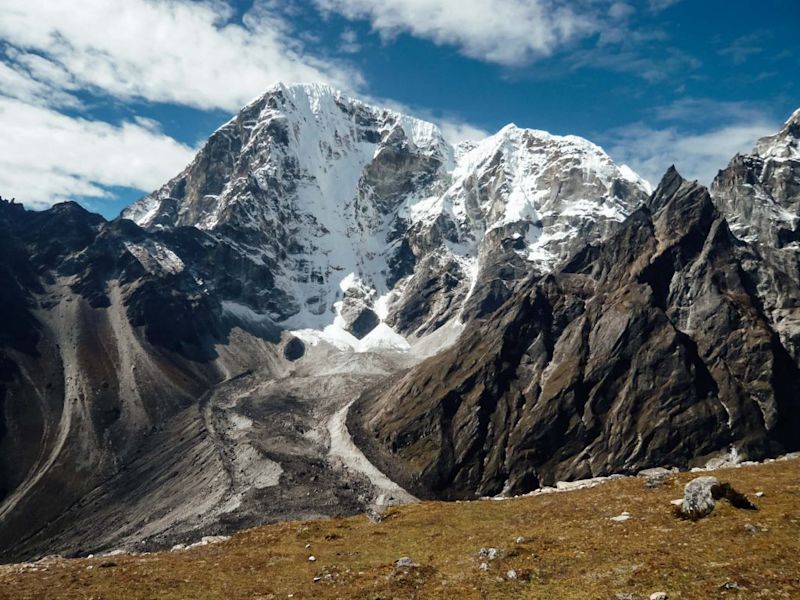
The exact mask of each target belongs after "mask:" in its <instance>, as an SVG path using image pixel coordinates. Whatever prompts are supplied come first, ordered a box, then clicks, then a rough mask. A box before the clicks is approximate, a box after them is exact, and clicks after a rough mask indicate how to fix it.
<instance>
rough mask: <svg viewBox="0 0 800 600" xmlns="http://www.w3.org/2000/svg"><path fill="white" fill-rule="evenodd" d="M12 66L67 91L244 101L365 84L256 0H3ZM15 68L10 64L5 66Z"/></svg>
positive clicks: (232, 105) (204, 105) (205, 104)
mask: <svg viewBox="0 0 800 600" xmlns="http://www.w3.org/2000/svg"><path fill="white" fill-rule="evenodd" d="M0 39H2V40H4V41H5V42H6V43H7V44H9V45H10V46H11V51H10V53H9V54H8V55H7V57H6V62H7V65H6V69H12V70H14V71H16V72H17V73H18V74H23V75H24V76H29V77H31V78H33V79H34V80H35V81H38V82H40V83H41V84H42V85H47V86H49V87H51V88H52V89H55V90H59V91H60V92H64V91H65V90H66V91H68V90H70V89H74V88H75V87H76V86H79V87H80V88H83V89H89V90H95V91H99V92H102V93H105V94H108V95H111V96H114V97H116V98H121V99H132V98H137V99H144V100H148V101H153V102H169V103H174V104H181V105H186V106H192V107H195V108H200V109H215V108H216V109H224V110H231V111H233V110H236V109H238V108H240V107H241V106H242V105H244V104H245V103H247V102H248V101H249V100H251V99H252V98H253V97H255V96H257V95H258V94H259V93H261V92H263V90H264V89H266V88H267V87H268V85H270V84H271V83H273V82H275V81H277V80H282V81H290V82H293V81H325V82H329V83H332V84H335V85H339V86H341V87H352V86H354V85H358V83H359V81H360V79H359V77H358V74H357V73H354V72H351V71H350V70H348V69H346V68H344V67H341V66H339V65H337V64H334V63H332V62H329V61H325V60H322V59H319V58H315V57H312V56H309V55H307V54H304V52H303V49H302V48H301V47H300V46H299V45H298V44H297V43H296V42H295V41H293V39H292V37H291V35H290V32H289V29H288V25H287V24H286V23H285V22H284V21H283V20H281V19H280V18H278V17H277V16H275V13H274V12H273V11H271V10H269V8H268V6H267V5H265V4H263V3H259V2H257V3H256V4H255V5H254V7H253V8H252V9H251V10H250V11H249V12H248V13H247V14H245V15H244V17H243V19H241V22H240V21H239V20H238V19H235V18H234V13H233V11H232V9H231V7H230V6H229V5H228V4H226V3H224V2H219V1H200V2H196V1H189V0H161V1H152V0H71V1H70V2H31V1H30V0H4V1H3V18H2V19H0ZM6 75H8V73H6Z"/></svg>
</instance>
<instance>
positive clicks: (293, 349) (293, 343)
mask: <svg viewBox="0 0 800 600" xmlns="http://www.w3.org/2000/svg"><path fill="white" fill-rule="evenodd" d="M305 353H306V345H305V344H304V343H303V340H301V339H300V338H297V337H292V338H291V339H290V340H289V341H288V342H286V345H285V346H284V347H283V356H284V357H285V358H286V360H291V361H295V360H298V359H300V358H302V357H303V355H304V354H305Z"/></svg>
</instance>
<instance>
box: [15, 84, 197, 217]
mask: <svg viewBox="0 0 800 600" xmlns="http://www.w3.org/2000/svg"><path fill="white" fill-rule="evenodd" d="M0 131H2V132H3V137H4V142H3V144H0V194H2V195H3V196H16V198H17V200H19V201H20V202H23V203H24V204H27V205H28V206H31V207H33V208H45V207H47V206H50V205H52V204H54V203H55V202H58V201H60V200H64V199H69V198H71V197H75V196H92V197H104V196H107V195H108V194H107V192H106V191H105V190H104V189H103V187H102V186H115V185H117V186H127V187H132V188H137V189H142V190H152V189H155V188H156V187H158V186H159V185H161V184H162V183H164V182H165V181H166V180H167V179H169V178H170V177H172V176H174V175H175V174H176V173H178V172H180V170H181V169H182V168H183V167H184V166H186V164H187V163H188V162H189V161H190V160H191V157H192V155H193V154H194V152H195V150H194V149H192V148H189V147H188V146H185V145H183V144H180V143H178V142H176V141H175V140H173V139H172V138H170V137H168V136H166V135H164V134H163V133H161V132H160V131H159V130H158V129H157V128H156V126H155V125H154V123H153V122H150V121H144V122H136V123H132V122H125V123H122V124H120V125H119V126H114V125H111V124H109V123H104V122H100V121H90V120H86V119H81V118H75V117H70V116H67V115H64V114H62V113H59V112H56V111H54V110H52V109H50V108H47V107H43V106H35V105H32V104H28V103H25V102H22V101H20V100H17V99H12V98H2V97H0Z"/></svg>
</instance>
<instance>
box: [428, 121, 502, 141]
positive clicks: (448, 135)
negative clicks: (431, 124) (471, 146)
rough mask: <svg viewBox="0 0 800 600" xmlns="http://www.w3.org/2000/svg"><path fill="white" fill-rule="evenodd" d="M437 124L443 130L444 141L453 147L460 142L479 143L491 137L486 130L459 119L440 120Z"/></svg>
mask: <svg viewBox="0 0 800 600" xmlns="http://www.w3.org/2000/svg"><path fill="white" fill-rule="evenodd" d="M437 124H438V125H439V129H441V130H442V135H443V136H444V139H446V140H447V141H448V142H450V143H451V144H453V145H457V144H459V143H460V142H479V141H481V140H483V139H486V138H487V137H489V136H490V135H491V133H489V132H488V131H486V130H485V129H481V128H480V127H475V126H474V125H471V124H469V123H465V122H464V121H460V120H457V119H439V120H438V121H437Z"/></svg>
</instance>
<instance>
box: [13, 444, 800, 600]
mask: <svg viewBox="0 0 800 600" xmlns="http://www.w3.org/2000/svg"><path fill="white" fill-rule="evenodd" d="M799 466H800V460H799V459H797V458H793V459H791V460H778V461H771V462H768V463H766V464H762V465H754V466H744V467H741V468H729V469H721V470H719V471H716V472H714V475H715V476H717V477H718V478H720V479H721V480H723V481H728V482H730V483H731V484H732V485H733V486H734V487H736V488H737V489H738V490H740V491H742V492H744V493H745V494H748V495H749V497H750V498H752V499H753V500H755V502H756V504H757V505H758V511H756V512H753V511H746V510H739V509H735V508H732V507H731V506H730V505H729V504H727V503H726V502H719V503H718V504H717V508H716V510H715V511H714V512H713V513H712V514H711V515H710V516H709V517H706V518H705V519H702V520H700V521H697V522H691V521H684V520H681V519H678V518H676V517H675V516H673V514H672V507H671V505H670V500H672V499H674V498H678V497H681V495H682V491H683V486H684V484H685V483H686V482H687V481H689V480H691V479H693V478H695V477H697V476H698V474H696V473H680V474H676V475H674V476H672V477H670V478H669V479H668V480H667V481H666V482H665V483H664V484H663V485H662V486H661V487H656V488H648V487H646V486H645V483H644V480H643V479H642V478H637V477H630V478H624V479H618V480H613V481H611V482H609V483H606V484H603V485H599V486H596V487H592V488H587V489H579V490H575V491H569V492H563V493H550V494H539V495H530V496H524V497H519V498H515V499H510V500H503V501H494V500H482V501H473V502H457V503H441V502H422V503H418V504H412V505H407V506H403V507H399V508H393V509H391V510H389V511H388V512H387V513H386V514H385V515H384V518H383V520H382V521H381V522H373V521H371V520H369V519H367V518H366V517H365V516H363V515H359V516H355V517H350V518H335V519H326V520H318V521H308V522H286V523H281V524H277V525H269V526H265V527H260V528H256V529H251V530H247V531H242V532H240V533H238V534H236V535H235V536H233V537H232V538H231V539H230V540H228V541H225V542H222V543H218V544H212V545H206V546H200V547H196V548H192V549H189V550H183V551H175V552H162V553H155V554H147V555H144V554H143V555H132V556H128V555H119V556H110V557H95V558H88V559H75V560H62V559H52V558H51V559H44V560H43V561H41V562H39V563H33V564H25V565H6V566H3V567H0V598H3V599H6V598H9V599H10V598H14V599H15V600H24V599H34V598H35V599H39V598H49V599H53V600H61V599H63V600H67V599H69V600H73V599H88V598H92V599H94V600H116V599H120V600H121V599H126V600H128V599H131V600H132V599H137V600H144V599H148V600H149V599H158V600H177V599H186V598H192V599H195V600H211V599H222V598H224V599H226V600H238V599H245V598H246V599H248V600H255V599H258V600H267V599H273V598H296V599H299V598H320V599H324V598H331V599H333V598H348V599H349V598H359V599H361V598H364V599H367V598H368V599H370V600H374V599H377V598H382V599H389V598H397V599H404V598H408V599H411V598H426V599H430V598H464V599H470V598H476V599H477V598H548V599H552V600H558V599H567V598H569V599H570V600H579V599H595V598H611V599H613V598H615V597H617V598H649V597H650V595H651V594H653V593H655V592H665V593H666V594H668V597H669V598H670V599H675V598H684V599H696V598H726V599H727V598H730V599H733V598H740V599H744V598H798V597H800V571H798V569H797V556H798V552H800V471H798V467H799ZM757 492H763V495H759V496H756V493H757ZM623 511H628V512H629V513H630V514H631V518H630V519H629V520H627V521H623V522H615V521H612V520H610V518H611V517H614V516H617V515H620V514H621V513H622V512H623ZM519 537H522V538H524V541H521V543H517V538H519ZM490 547H494V548H499V549H501V550H503V552H501V556H500V557H499V558H496V559H494V560H489V559H488V558H479V552H480V549H481V548H490ZM309 556H314V557H315V559H316V560H314V561H311V560H309ZM401 557H409V558H410V559H411V560H412V561H415V562H416V563H418V565H419V566H416V567H396V566H395V564H394V563H395V561H396V560H397V559H400V558H401ZM482 562H485V563H486V564H487V565H488V569H487V570H482V569H481V563H482ZM511 570H513V571H514V572H515V574H516V578H515V579H513V578H512V579H510V578H509V576H508V573H509V571H511ZM315 578H319V579H318V580H317V581H315Z"/></svg>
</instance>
